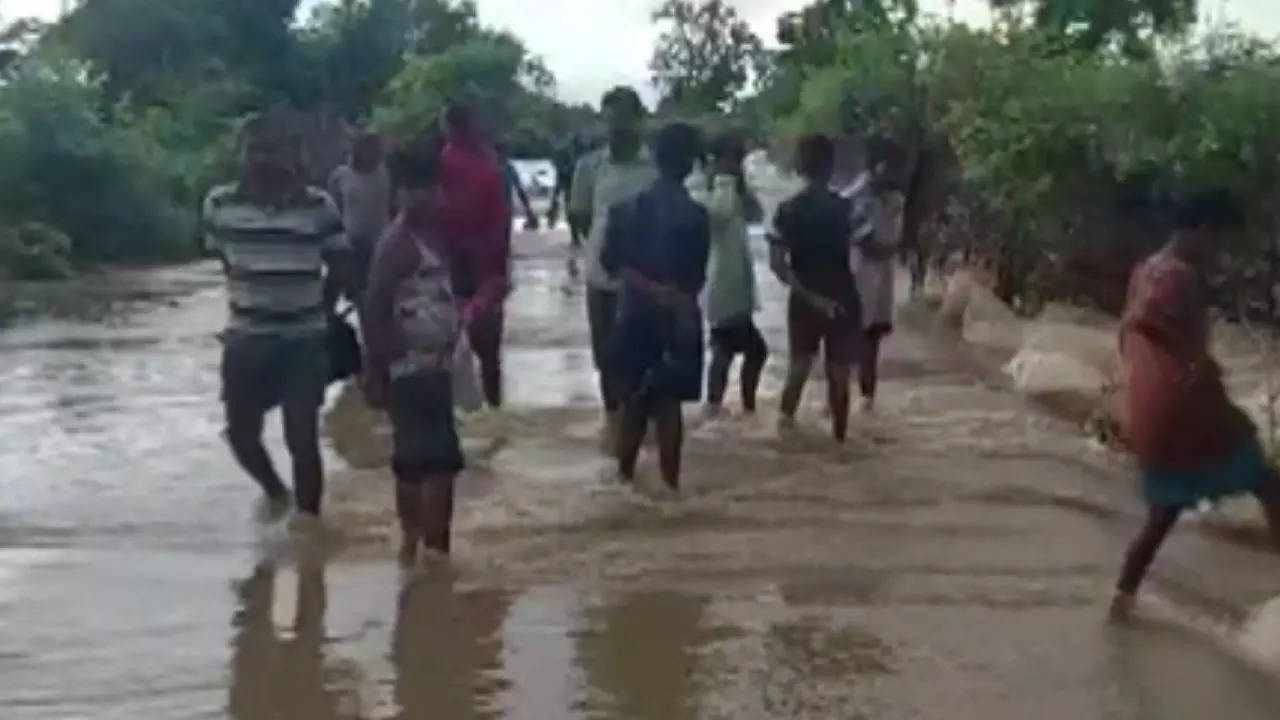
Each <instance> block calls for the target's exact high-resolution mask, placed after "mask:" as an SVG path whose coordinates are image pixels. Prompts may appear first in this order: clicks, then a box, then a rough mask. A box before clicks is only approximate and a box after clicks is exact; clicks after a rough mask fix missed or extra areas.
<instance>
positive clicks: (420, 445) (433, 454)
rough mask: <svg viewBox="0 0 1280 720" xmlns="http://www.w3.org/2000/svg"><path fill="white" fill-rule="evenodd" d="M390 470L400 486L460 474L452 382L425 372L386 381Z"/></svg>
mask: <svg viewBox="0 0 1280 720" xmlns="http://www.w3.org/2000/svg"><path fill="white" fill-rule="evenodd" d="M387 414H388V415H389V416H390V417H391V445H392V450H391V469H392V471H393V472H394V473H395V476H396V480H397V481H398V482H402V483H421V482H423V481H425V480H428V479H432V478H443V477H450V478H451V477H453V476H454V475H456V474H458V473H459V472H461V471H462V468H463V467H464V465H465V463H464V462H463V459H462V442H461V440H460V439H459V438H458V428H457V425H456V424H455V422H454V414H453V377H452V376H451V375H450V373H449V372H448V371H447V370H435V371H431V370H427V371H422V372H418V373H414V374H412V375H406V376H404V377H400V378H395V379H394V380H392V381H391V387H390V388H389V392H388V393H387Z"/></svg>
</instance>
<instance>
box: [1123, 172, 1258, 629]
mask: <svg viewBox="0 0 1280 720" xmlns="http://www.w3.org/2000/svg"><path fill="white" fill-rule="evenodd" d="M1232 210H1233V209H1232V208H1231V206H1230V204H1229V201H1227V200H1225V199H1224V198H1220V197H1218V196H1216V195H1207V196H1202V197H1196V198H1192V199H1189V200H1187V201H1185V202H1184V203H1183V204H1182V206H1181V207H1180V208H1179V211H1178V222H1177V228H1178V229H1177V231H1176V232H1175V234H1174V236H1173V238H1172V240H1170V241H1169V244H1168V245H1166V246H1165V247H1164V248H1163V249H1162V250H1160V251H1159V252H1157V253H1156V254H1155V255H1152V256H1151V257H1150V258H1148V259H1147V260H1146V261H1145V262H1143V263H1142V264H1141V265H1139V266H1138V268H1137V269H1136V270H1135V271H1134V273H1133V280H1132V282H1131V284H1130V288H1129V299H1128V304H1127V305H1126V308H1125V313H1124V320H1123V325H1122V327H1121V331H1120V353H1121V358H1122V362H1123V368H1124V371H1125V375H1126V378H1127V386H1126V390H1125V418H1124V422H1123V426H1124V435H1125V439H1126V441H1127V442H1128V444H1129V446H1130V448H1131V449H1132V450H1133V452H1134V454H1135V455H1136V456H1137V460H1138V465H1139V467H1140V468H1141V473H1142V475H1141V477H1142V491H1143V496H1144V499H1145V500H1146V503H1147V506H1148V508H1149V511H1148V517H1147V523H1146V525H1145V527H1144V528H1143V530H1142V532H1141V533H1140V534H1139V535H1138V537H1137V538H1136V539H1135V540H1134V541H1133V544H1132V545H1131V546H1130V547H1129V550H1128V553H1127V554H1126V557H1125V563H1124V570H1123V573H1122V575H1121V578H1120V582H1119V585H1118V587H1117V591H1116V600H1115V604H1114V605H1113V613H1114V614H1115V615H1117V616H1124V615H1127V614H1128V612H1129V611H1130V609H1131V608H1132V606H1133V599H1134V595H1135V593H1136V592H1137V590H1138V586H1139V585H1140V584H1141V583H1142V579H1143V577H1144V576H1145V575H1146V573H1147V569H1148V568H1149V567H1150V565H1151V562H1152V560H1153V559H1154V558H1155V555H1156V552H1157V551H1158V550H1159V549H1160V546H1161V545H1162V544H1163V543H1164V540H1165V538H1166V537H1168V534H1169V531H1170V530H1172V529H1173V526H1174V524H1175V523H1176V522H1177V521H1178V517H1179V516H1180V515H1181V514H1182V512H1183V510H1185V509H1187V508H1194V507H1195V506H1196V505H1199V504H1200V503H1201V502H1203V501H1205V500H1217V499H1220V498H1223V497H1226V496H1230V495H1239V494H1253V495H1255V496H1256V497H1257V498H1258V499H1259V500H1260V501H1261V502H1262V504H1263V507H1264V508H1265V509H1266V513H1267V518H1268V521H1269V523H1270V525H1271V529H1272V532H1273V534H1274V535H1275V537H1276V541H1277V544H1280V485H1278V484H1277V480H1276V475H1275V472H1274V471H1273V470H1272V469H1271V467H1270V465H1269V464H1268V462H1267V459H1266V457H1265V456H1264V455H1263V451H1262V447H1261V445H1260V444H1259V442H1258V436H1257V432H1256V430H1255V429H1254V427H1253V424H1252V423H1251V422H1250V421H1249V419H1248V418H1247V417H1246V416H1245V414H1244V413H1243V412H1241V410H1240V409H1239V408H1237V407H1236V406H1235V405H1233V404H1232V403H1231V400H1230V398H1228V397H1227V392H1226V388H1225V387H1224V386H1223V383H1222V371H1221V368H1219V366H1218V364H1217V362H1216V361H1214V359H1213V356H1212V355H1211V354H1210V351H1209V321H1208V313H1207V309H1208V302H1207V299H1206V297H1205V295H1206V293H1205V283H1204V279H1203V271H1204V269H1205V267H1206V266H1208V265H1209V263H1210V262H1211V260H1212V252H1213V248H1214V247H1215V246H1217V245H1219V244H1220V243H1219V242H1218V241H1219V240H1220V238H1219V237H1218V234H1217V233H1218V231H1219V230H1221V229H1223V228H1225V227H1226V226H1227V225H1228V224H1230V223H1231V221H1233V219H1234V217H1233V212H1232Z"/></svg>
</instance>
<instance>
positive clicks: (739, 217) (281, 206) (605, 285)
mask: <svg viewBox="0 0 1280 720" xmlns="http://www.w3.org/2000/svg"><path fill="white" fill-rule="evenodd" d="M601 109H602V114H603V120H604V124H605V126H606V127H607V136H606V140H605V143H604V145H603V146H602V147H599V148H597V149H594V150H588V149H587V148H585V147H584V144H583V143H581V142H579V141H577V140H575V141H573V142H572V143H571V144H570V146H567V147H566V148H565V149H564V150H563V151H562V152H561V153H559V154H558V155H557V157H556V159H555V163H556V169H557V182H556V188H555V190H554V194H553V198H552V206H551V211H550V213H549V214H548V220H549V222H550V223H552V224H554V223H555V222H556V220H557V215H558V213H559V212H560V208H561V203H562V202H563V204H564V207H565V212H566V216H567V220H568V224H569V227H570V235H571V242H572V243H573V245H574V247H575V248H577V247H578V246H579V245H582V246H583V248H582V252H583V253H584V254H585V271H586V275H585V284H586V313H587V318H588V321H589V326H590V336H591V351H592V355H593V359H594V362H595V366H596V369H597V371H598V374H599V383H600V384H599V389H600V396H601V401H602V404H603V408H604V414H605V422H604V431H603V436H604V439H605V441H606V446H607V448H608V450H609V452H610V453H611V454H613V455H614V456H615V457H616V460H617V463H618V471H619V474H620V475H621V477H622V479H623V480H625V481H631V480H633V479H634V474H635V470H636V460H637V457H638V454H639V451H640V449H641V446H642V444H643V440H644V437H645V435H646V433H647V431H648V429H649V427H650V426H651V425H652V426H653V427H654V428H655V430H656V438H657V441H658V442H657V445H658V454H659V459H660V467H661V474H662V478H663V480H664V481H665V483H666V485H667V486H668V487H669V488H671V489H677V488H678V487H679V485H680V465H681V454H682V445H683V440H684V427H683V426H684V414H683V410H682V406H683V405H684V404H686V403H690V402H696V401H699V400H702V399H704V389H705V402H706V413H707V414H708V415H710V416H715V415H718V414H720V413H721V412H722V409H721V406H722V403H723V401H724V397H725V394H726V390H727V385H728V378H729V375H730V369H731V366H732V365H733V363H734V362H735V360H736V359H737V358H738V356H741V357H742V366H741V369H740V372H739V375H740V379H741V404H742V408H743V411H744V412H746V413H753V412H755V410H756V406H757V399H756V394H757V389H758V386H759V382H760V378H761V373H762V370H763V368H764V366H765V362H766V359H767V357H768V354H769V350H768V347H767V345H766V343H765V340H764V337H763V336H762V334H761V333H760V331H759V329H758V328H757V327H756V324H755V322H754V316H755V314H756V312H757V311H758V310H759V291H758V287H757V282H756V277H755V269H754V263H753V260H752V255H751V249H750V245H749V240H748V225H750V224H752V223H756V222H759V221H761V220H762V219H763V218H762V215H763V213H762V211H761V205H760V202H759V201H758V199H757V198H756V196H755V193H754V192H753V190H752V188H751V187H750V185H749V183H748V182H747V179H746V174H745V171H744V161H745V157H746V153H747V146H746V142H745V140H744V138H743V137H742V136H741V135H739V134H735V133H732V132H730V133H724V134H722V135H719V136H717V137H715V138H712V139H711V140H710V141H709V142H708V141H707V140H706V139H705V138H704V137H703V135H702V134H701V133H700V132H699V130H697V129H696V128H694V127H693V126H691V125H688V124H684V123H671V124H668V125H665V126H663V127H661V128H660V129H658V130H657V131H656V132H654V133H653V134H652V136H651V137H646V133H645V131H644V128H645V125H646V122H645V121H646V118H645V108H644V106H643V104H642V103H641V101H640V98H639V96H638V95H637V94H636V93H635V92H634V91H633V90H631V89H630V88H625V87H619V88H614V89H613V90H611V91H610V92H608V93H607V94H606V95H605V96H604V98H603V101H602V108H601ZM499 147H500V146H499V145H497V144H496V143H493V142H492V141H491V139H490V138H488V137H487V136H486V134H485V133H484V132H483V131H482V130H481V127H480V123H479V122H478V121H477V119H476V117H475V115H474V113H473V111H472V109H471V108H470V107H468V106H467V105H465V104H462V103H455V104H451V105H449V106H448V107H447V108H446V109H445V110H444V111H443V112H442V116H441V121H440V128H439V129H438V130H436V129H434V128H433V129H431V130H430V131H429V132H425V133H424V134H423V136H422V137H420V138H417V139H415V140H413V141H412V142H409V143H407V144H405V145H404V146H402V147H400V148H399V149H398V150H396V151H395V152H394V153H392V154H391V156H390V157H384V151H383V146H382V142H381V140H380V139H379V138H378V137H377V136H376V135H373V134H362V135H360V136H359V137H357V138H356V139H355V142H354V143H353V148H352V151H351V153H350V159H349V162H348V164H346V165H344V166H342V167H340V168H339V169H338V170H337V171H335V172H334V174H333V176H332V178H331V180H330V182H329V187H328V191H327V192H326V191H324V190H320V189H316V188H312V187H309V186H308V184H307V182H306V180H305V178H306V174H305V172H304V162H305V158H304V152H303V141H302V138H301V136H300V135H299V134H298V133H297V132H296V130H295V125H294V124H293V123H291V122H290V117H289V116H288V114H287V113H279V112H268V113H265V114H263V115H261V116H259V117H257V118H256V119H255V120H253V121H252V122H250V123H249V124H248V125H247V127H246V129H245V132H244V137H243V142H242V160H243V163H242V168H241V175H240V177H239V179H238V180H237V181H236V182H234V183H232V184H229V185H226V186H222V187H218V188H215V189H214V190H213V191H211V192H210V193H209V195H208V197H207V199H206V201H205V204H204V208H203V221H204V227H205V230H206V236H207V239H208V242H209V244H210V247H211V248H212V249H213V250H215V251H216V252H217V253H218V254H219V255H220V257H221V258H222V260H223V263H224V267H225V269H226V273H227V278H228V296H229V302H230V321H229V324H228V327H227V329H226V332H225V333H224V334H223V339H224V348H223V358H222V400H223V402H224V405H225V410H226V425H227V437H228V440H229V443H230V445H231V448H232V451H233V452H234V454H235V457H236V459H237V460H238V461H239V463H240V464H241V466H242V467H243V468H244V469H245V471H246V472H248V473H249V474H250V475H251V476H252V477H253V478H254V479H255V480H256V481H257V482H258V484H259V485H260V486H261V488H262V490H263V492H264V493H265V495H266V497H267V500H268V503H269V505H270V507H272V508H273V509H275V510H277V511H280V510H283V509H285V508H286V507H287V506H288V505H290V504H293V505H295V506H296V509H297V511H298V513H299V514H300V515H301V516H304V517H312V518H314V517H318V515H319V513H320V510H321V500H322V496H323V471H322V468H321V459H320V450H319V439H318V427H319V422H318V416H319V410H320V407H321V405H322V402H323V399H324V394H325V393H324V391H325V388H326V386H327V385H328V384H329V383H330V382H331V380H332V379H333V378H334V375H335V373H334V372H333V370H334V368H333V367H332V363H331V362H330V361H329V358H330V356H331V355H332V352H333V347H332V346H333V337H334V329H335V327H337V328H338V329H339V332H338V335H339V336H340V335H341V332H340V331H341V328H342V327H345V325H343V321H342V320H341V319H340V318H339V317H338V315H337V311H336V307H337V305H338V298H339V297H340V296H341V295H343V294H345V295H346V296H347V298H348V299H349V300H350V301H351V303H352V304H353V305H354V306H355V307H356V308H357V309H358V315H359V320H360V331H361V335H362V339H363V343H362V345H363V358H362V360H363V362H362V366H363V367H362V372H361V378H362V386H363V389H364V391H365V394H366V396H367V398H368V400H369V402H370V404H371V405H372V406H374V407H376V408H380V409H382V410H385V412H386V413H387V415H388V416H389V418H390V420H391V425H392V428H393V458H392V469H393V472H394V475H395V479H396V491H395V497H396V508H397V513H398V515H399V520H400V527H401V529H402V533H403V543H402V546H401V552H400V556H401V559H402V561H403V562H405V563H412V562H414V561H415V560H416V558H417V556H418V553H419V551H420V549H422V548H424V547H425V548H427V549H429V550H432V551H437V552H444V553H447V552H448V550H449V544H450V526H451V519H452V514H453V493H454V480H455V478H456V476H457V474H458V473H459V472H460V471H461V470H462V468H463V465H464V459H463V454H462V451H461V444H460V441H459V436H458V431H457V427H456V425H455V407H454V387H455V381H456V379H455V374H456V370H457V367H458V364H459V363H458V357H459V355H460V354H461V355H462V356H463V357H464V358H465V357H466V356H467V355H469V354H474V356H475V359H476V360H478V364H479V367H480V380H481V382H480V385H481V387H482V390H483V397H484V401H485V402H486V403H487V404H488V405H490V406H492V407H494V408H496V407H499V406H500V405H501V404H502V364H501V358H502V352H501V344H502V335H503V325H504V315H503V303H504V301H505V299H506V297H507V295H508V293H509V292H510V291H511V278H510V247H511V234H512V216H513V212H512V198H513V197H519V198H520V200H521V203H522V205H523V210H524V214H525V224H526V227H528V228H530V229H532V228H536V227H537V224H538V218H537V217H536V215H535V214H534V211H533V209H532V207H531V205H530V203H529V200H528V197H527V195H526V193H525V192H524V190H523V188H522V187H521V182H520V179H519V176H518V174H517V173H516V172H515V170H514V168H513V167H512V166H511V163H510V161H509V160H508V159H506V157H505V154H504V153H502V152H500V150H499ZM866 156H867V157H866V163H865V165H866V167H867V170H866V172H864V173H863V174H862V175H861V176H859V177H858V179H857V180H856V181H855V182H854V183H853V184H852V185H849V186H848V187H846V188H843V189H835V188H833V187H832V180H833V176H834V174H835V169H836V151H835V146H834V143H833V142H832V140H831V139H830V138H828V137H826V136H823V135H817V134H815V135H808V136H805V137H803V138H801V139H800V140H799V142H798V144H797V147H796V152H795V168H796V170H797V171H798V173H799V175H800V176H801V177H802V179H803V181H804V186H803V188H802V189H801V190H800V191H799V192H797V193H796V194H795V195H794V196H793V197H791V198H789V199H787V200H786V201H785V202H783V203H782V204H781V205H780V206H779V207H778V209H777V211H776V212H775V213H774V216H773V219H772V222H771V226H770V228H769V231H768V233H767V237H768V240H769V249H770V253H769V255H770V258H769V259H770V266H771V268H772V269H773V271H774V273H775V274H776V275H777V277H778V278H779V279H780V280H781V281H782V282H783V283H784V284H785V285H786V286H787V287H788V288H789V290H790V297H789V300H788V304H787V310H786V314H787V334H788V341H789V345H790V348H789V349H790V365H789V369H788V372H787V375H786V383H785V386H784V388H783V391H782V397H781V408H780V411H781V412H780V426H782V427H784V428H785V427H787V426H789V425H791V424H792V423H793V422H794V418H795V415H796V412H797V409H798V407H799V403H800V398H801V395H802V393H803V389H804V386H805V383H806V382H807V380H808V379H809V377H810V374H811V371H812V367H813V363H814V361H815V359H816V358H817V356H818V353H819V352H821V353H822V355H823V361H824V364H825V371H826V372H825V376H826V381H827V392H828V405H827V406H828V410H829V413H830V421H831V431H832V434H833V436H834V437H835V439H836V440H837V441H840V442H843V441H844V440H845V438H846V436H847V434H848V422H849V415H850V404H851V401H850V397H851V389H850V386H851V384H852V382H853V379H854V378H853V370H854V368H855V366H857V367H858V368H859V373H858V376H859V377H858V387H859V389H860V391H861V394H862V398H863V403H864V405H865V406H866V407H867V408H870V407H871V406H872V405H873V403H874V401H875V395H876V387H877V373H876V369H877V365H878V362H879V347H880V343H881V341H882V340H883V339H884V338H885V337H886V336H887V335H888V334H889V333H890V332H891V331H892V327H893V325H892V318H893V304H894V285H893V279H894V274H895V267H894V258H895V255H896V253H897V250H898V248H899V245H900V240H901V235H902V216H903V206H904V201H903V192H902V190H903V186H904V182H903V172H902V169H903V166H904V165H905V163H903V162H902V158H903V153H902V150H901V149H900V148H898V147H897V146H895V145H894V144H893V143H891V142H887V141H882V140H875V139H872V140H871V141H869V142H868V143H867V153H866ZM1234 221H1235V215H1234V214H1233V212H1232V208H1231V207H1230V205H1229V203H1228V204H1224V203H1223V202H1220V201H1215V200H1213V199H1211V198H1206V197H1196V198H1186V199H1185V200H1184V201H1183V202H1182V203H1181V204H1180V206H1179V211H1178V213H1177V223H1176V227H1177V229H1176V232H1175V233H1174V234H1173V236H1172V239H1171V240H1170V242H1169V245H1168V246H1167V247H1166V248H1165V249H1163V250H1161V251H1160V252H1159V253H1157V254H1156V255H1154V256H1153V257H1152V258H1151V259H1149V260H1148V261H1147V262H1146V263H1144V264H1143V265H1141V266H1140V267H1139V269H1138V270H1137V271H1136V272H1135V274H1134V279H1133V283H1132V288H1131V291H1130V298H1129V304H1128V308H1127V310H1126V312H1125V315H1124V322H1123V331H1122V334H1121V340H1122V342H1121V356H1122V360H1123V362H1122V364H1123V366H1124V368H1125V371H1126V372H1125V377H1126V383H1125V388H1126V390H1125V392H1126V395H1127V401H1128V402H1127V403H1126V407H1127V408H1128V412H1126V413H1125V419H1124V422H1123V425H1124V428H1125V431H1126V433H1125V434H1126V437H1127V438H1128V440H1129V443H1130V445H1131V447H1132V449H1133V450H1134V451H1135V453H1136V455H1137V458H1138V461H1139V465H1140V467H1141V469H1142V481H1143V488H1144V493H1145V498H1146V500H1147V502H1148V504H1149V506H1150V508H1151V512H1150V517H1149V520H1148V522H1147V524H1146V526H1145V527H1144V529H1143V531H1142V533H1141V534H1140V535H1139V537H1138V538H1137V539H1136V540H1135V541H1134V543H1133V545H1132V547H1131V548H1130V550H1129V552H1128V554H1127V556H1126V562H1125V565H1124V570H1123V573H1122V578H1121V580H1120V583H1119V587H1118V592H1117V598H1116V601H1115V610H1116V612H1117V613H1118V614H1124V613H1126V612H1127V611H1128V609H1129V608H1130V607H1131V606H1132V603H1133V597H1134V594H1135V593H1136V591H1137V589H1138V586H1139V585H1140V583H1141V581H1142V579H1143V576H1144V575H1145V574H1146V571H1147V568H1148V566H1149V565H1150V563H1151V561H1152V559H1153V558H1154V556H1155V553H1156V551H1157V549H1158V548H1159V546H1160V545H1161V543H1162V542H1163V541H1164V539H1165V537H1166V535H1167V534H1168V532H1169V530H1170V529H1171V528H1172V526H1173V525H1174V523H1175V522H1176V520H1177V519H1178V517H1179V515H1180V514H1181V513H1182V511H1183V510H1185V509H1187V508H1189V507H1193V506H1194V505H1196V504H1197V503H1199V502H1201V501H1203V500H1205V499H1215V498H1219V497H1222V496H1225V495H1230V494H1237V493H1242V492H1251V493H1254V494H1255V495H1257V497H1258V498H1259V499H1260V500H1261V501H1262V503H1263V505H1264V507H1265V508H1266V510H1267V516H1268V519H1269V520H1270V521H1271V524H1272V526H1273V529H1275V530H1276V532H1277V538H1278V539H1280V485H1277V482H1276V479H1275V475H1274V473H1273V472H1272V471H1271V470H1270V468H1269V465H1268V463H1267V461H1266V458H1264V457H1263V453H1262V451H1261V446H1260V444H1259V442H1258V439H1257V434H1256V431H1255V430H1254V428H1253V426H1252V425H1251V424H1250V422H1249V421H1248V419H1247V418H1246V417H1245V415H1244V414H1243V413H1241V412H1240V411H1239V410H1238V409H1236V408H1235V406H1234V405H1232V404H1231V402H1230V401H1229V399H1228V398H1227V394H1226V391H1225V389H1224V387H1223V383H1222V379H1221V372H1220V370H1219V369H1218V366H1217V364H1216V363H1215V362H1214V361H1213V358H1212V357H1211V355H1210V353H1209V349H1208V331H1207V320H1206V310H1207V307H1208V302H1207V299H1206V293H1205V283H1204V279H1203V275H1204V269H1205V267H1206V266H1207V264H1208V262H1209V261H1210V259H1211V256H1212V252H1211V248H1212V247H1213V245H1214V239H1215V237H1217V233H1219V232H1221V231H1222V230H1223V229H1224V228H1229V227H1230V226H1231V224H1232V223H1233V222H1234ZM575 252H576V250H575ZM326 268H327V272H326ZM707 326H709V333H708V332H705V331H706V328H707ZM706 337H709V338H710V358H711V359H710V363H709V367H706V368H704V366H703V365H704V357H705V356H706V352H705V348H704V344H705V338H706ZM469 362H470V360H469V359H468V360H467V363H468V364H469ZM704 385H705V388H704ZM277 406H278V407H280V408H281V410H282V413H283V420H284V429H285V438H286V441H287V445H288V449H289V453H290V456H291V458H292V467H293V491H292V497H290V493H289V491H288V490H287V488H286V486H285V484H284V482H283V481H282V480H281V478H280V476H279V475H278V474H277V471H276V470H275V467H274V465H273V464H272V461H271V459H270V457H269V456H268V454H267V452H266V450H265V448H264V447H263V444H262V431H263V418H264V416H265V414H266V412H267V411H268V410H269V409H271V408H274V407H277Z"/></svg>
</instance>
